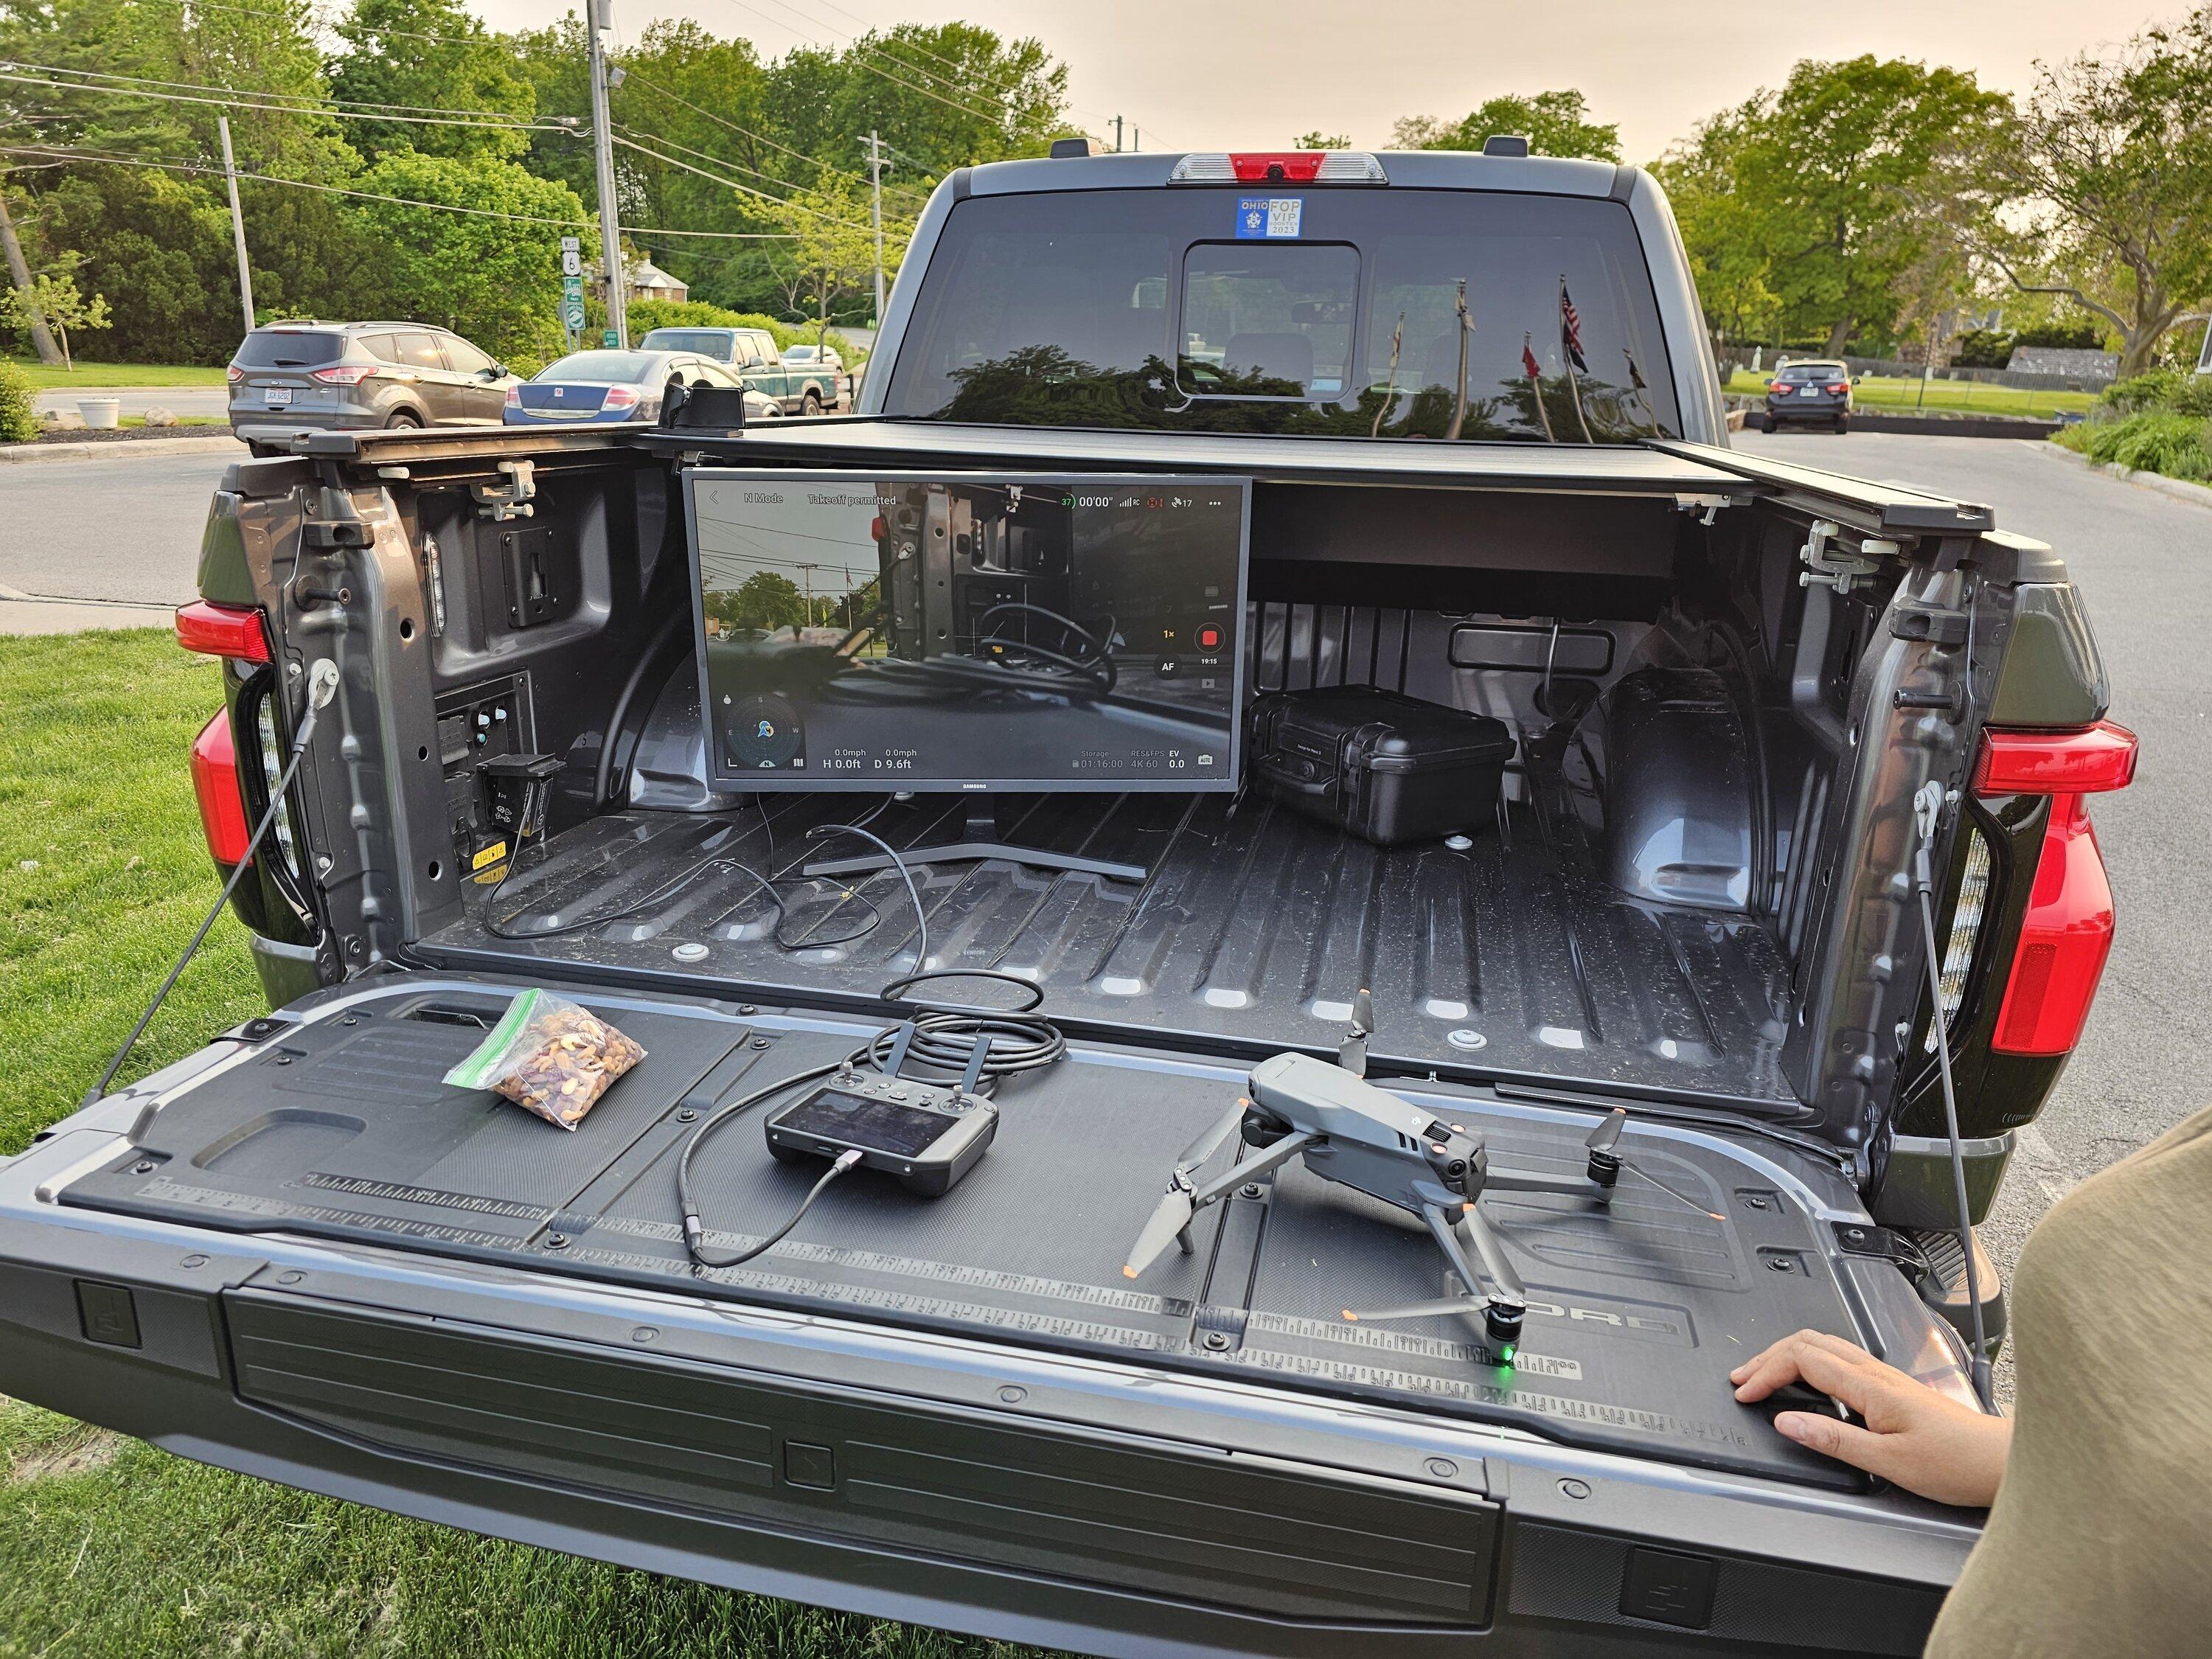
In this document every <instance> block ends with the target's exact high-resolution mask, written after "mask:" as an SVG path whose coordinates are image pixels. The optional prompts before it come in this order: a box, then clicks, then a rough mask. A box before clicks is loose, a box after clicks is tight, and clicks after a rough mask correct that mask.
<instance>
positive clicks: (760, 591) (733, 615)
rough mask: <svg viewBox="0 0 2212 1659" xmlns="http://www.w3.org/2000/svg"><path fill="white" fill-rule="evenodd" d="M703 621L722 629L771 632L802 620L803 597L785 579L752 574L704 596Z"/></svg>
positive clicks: (768, 572)
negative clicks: (705, 604) (720, 590)
mask: <svg viewBox="0 0 2212 1659" xmlns="http://www.w3.org/2000/svg"><path fill="white" fill-rule="evenodd" d="M707 617H708V620H709V621H711V622H716V623H720V624H721V625H722V626H723V627H724V628H725V629H748V628H757V629H762V630H763V631H764V632H774V631H775V629H779V628H793V627H797V626H799V625H800V624H802V623H805V620H806V596H805V594H804V593H802V592H799V584H798V583H797V582H794V581H793V580H791V578H790V577H788V576H779V575H778V574H775V572H774V571H772V570H756V571H755V572H753V574H751V575H750V576H748V577H746V578H745V579H744V581H742V582H740V583H739V584H738V586H735V587H733V588H731V589H728V590H727V591H726V592H719V593H709V594H708V596H707Z"/></svg>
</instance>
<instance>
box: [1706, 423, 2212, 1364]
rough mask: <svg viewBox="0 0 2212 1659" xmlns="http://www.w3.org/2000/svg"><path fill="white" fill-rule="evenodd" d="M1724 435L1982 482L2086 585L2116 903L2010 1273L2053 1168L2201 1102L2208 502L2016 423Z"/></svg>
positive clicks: (2031, 1176) (2034, 1140)
mask: <svg viewBox="0 0 2212 1659" xmlns="http://www.w3.org/2000/svg"><path fill="white" fill-rule="evenodd" d="M1740 442H1741V447H1743V448H1745V449H1747V450H1752V451H1755V452H1757V453H1759V454H1762V455H1772V456H1776V457H1778V458H1783V459H1789V460H1792V461H1798V462H1802V463H1803V464H1805V465H1809V466H1820V467H1826V468H1827V469H1829V470H1830V471H1838V472H1850V473H1855V474H1857V475H1859V476H1860V477H1873V478H1882V479H1888V480H1892V481H1893V482H1896V483H1911V484H1917V485H1919V486H1922V487H1923V488H1926V489H1936V490H1940V491H1942V492H1943V493H1945V494H1948V495H1956V496H1961V497H1964V498H1966V499H1967V500H1971V501H1985V502H1988V503H1989V504H1990V506H1992V507H1995V508H1996V519H1997V523H1998V524H1999V525H2001V526H2003V527H2004V528H2005V529H2008V530H2012V531H2016V532H2020V533H2021V534H2023V535H2028V536H2033V537H2035V538H2038V539H2039V540H2042V541H2046V542H2049V543H2050V544H2051V545H2052V546H2053V547H2055V548H2056V549H2057V550H2058V553H2059V555H2060V556H2062V557H2063V558H2064V559H2065V561H2066V562H2067V566H2068V568H2069V569H2070V570H2071V571H2072V573H2073V574H2074V578H2075V580H2076V581H2077V582H2078V583H2079V584H2080V585H2081V592H2082V595H2083V598H2084V599H2085V600H2086V602H2087V606H2088V611H2089V621H2090V624H2091V626H2092V627H2093V628H2094V629H2095V630H2096V635H2097V644H2098V647H2099V649H2100V651H2101V652H2102V653H2103V655H2104V659H2105V666H2106V672H2107V673H2108V674H2109V675H2110V676H2111V678H2112V718H2113V719H2114V720H2118V721H2119V722H2120V723H2121V724H2122V725H2124V726H2129V727H2130V728H2132V729H2133V730H2134V732H2136V735H2137V736H2138V737H2139V738H2142V759H2141V762H2140V764H2139V766H2138V769H2137V771H2136V782H2135V785H2134V787H2132V788H2130V789H2127V790H2124V791H2123V792H2121V793H2118V794H2113V795H2105V796H2100V798H2099V799H2097V801H2096V802H2095V804H2094V805H2093V808H2092V816H2093V818H2094V819H2095V822H2096V825H2097V839H2098V842H2099V843H2100V845H2101V846H2102V848H2104V854H2105V862H2106V866H2107V868H2108V869H2109V871H2110V873H2111V878H2112V896H2113V902H2114V904H2115V907H2116V908H2117V911H2118V919H2119V931H2118V937H2117V938H2116V939H2115V940H2114V943H2113V945H2112V961H2111V963H2110V965H2108V966H2107V967H2106V969H2105V978H2104V982H2103V986H2102V988H2101V989H2100V991H2099V993H2098V996H2097V1006H2096V1007H2095V1009H2094V1010H2093V1012H2091V1014H2090V1016H2089V1024H2088V1028H2087V1030H2086V1031H2085V1032H2084V1033H2083V1036H2082V1039H2081V1047H2080V1048H2078V1049H2076V1050H2075V1054H2074V1058H2073V1060H2071V1062H2069V1065H2068V1066H2067V1068H2066V1073H2065V1075H2064V1076H2063V1078H2062V1079H2060V1081H2059V1085H2058V1089H2057V1093H2056V1094H2055V1095H2054V1096H2053V1097H2052V1098H2051V1102H2050V1103H2049V1104H2048V1105H2047V1106H2045V1109H2044V1111H2043V1115H2042V1116H2041V1117H2039V1119H2038V1120H2037V1121H2035V1123H2033V1125H2031V1126H2030V1127H2028V1128H2027V1130H2025V1131H2023V1132H2022V1133H2021V1140H2020V1146H2019V1150H2018V1152H2016V1153H2015V1157H2014V1161H2013V1165H2012V1170H2011V1172H2010V1174H2009V1176H2008V1178H2007V1180H2006V1182H2005V1186H2004V1190H2003V1191H2002V1194H2000V1195H1999V1199H1998V1204H1997V1209H1996V1213H1995V1214H1994V1215H1992V1216H1991V1218H1990V1221H1989V1222H1988V1223H1987V1224H1985V1225H1984V1229H1983V1233H1982V1237H1983V1241H1984V1243H1985V1244H1986V1245H1987V1246H1988V1248H1989V1249H1990V1254H1991V1255H1994V1256H1996V1258H1997V1261H1998V1265H1999V1266H2000V1267H2002V1269H2003V1270H2004V1272H2005V1274H2006V1277H2007V1279H2008V1280H2009V1279H2010V1275H2011V1270H2012V1266H2013V1263H2014V1262H2015V1261H2016V1260H2017V1259H2018V1257H2019V1254H2020V1247H2021V1243H2022V1242H2023V1241H2024V1240H2025V1239H2026V1238H2027V1231H2028V1229H2029V1228H2030V1227H2032V1226H2033V1225H2034V1224H2035V1222H2036V1221H2037V1220H2038V1219H2039V1218H2040V1217H2041V1216H2042V1215H2043V1212H2045V1210H2048V1209H2049V1208H2050V1207H2051V1205H2052V1204H2054V1203H2055V1202H2057V1200H2058V1199H2059V1198H2060V1197H2062V1196H2063V1195H2064V1194H2065V1193H2066V1191H2067V1190H2068V1189H2069V1188H2071V1187H2072V1186H2074V1185H2075V1183H2076V1182H2079V1181H2081V1179H2082V1178H2083V1177H2084V1176H2089V1175H2093V1174H2094V1173H2095V1172H2096V1171H2097V1170H2101V1169H2103V1168H2104V1167H2105V1166H2106V1164H2111V1163H2112V1162H2114V1161H2115V1160H2116V1159H2118V1158H2123V1157H2124V1156H2125V1155H2126V1154H2128V1153H2129V1152H2133V1151H2134V1150H2135V1149H2136V1147H2138V1146H2142V1145H2144V1144H2145V1143H2146V1142H2148V1141H2150V1140H2153V1139H2156V1138H2157V1137H2158V1136H2159V1135H2160V1134H2162V1133H2165V1132H2166V1130H2167V1129H2169V1128H2171V1127H2173V1125H2175V1124H2176V1123H2178V1122H2179V1121H2181V1120H2182V1119H2183V1118H2185V1117H2186V1116H2188V1115H2190V1114H2191V1112H2193V1111H2195V1110H2196V1109H2197V1108H2198V1107H2200V1106H2203V1105H2204V1104H2206V1103H2208V1102H2212V1009H2208V1006H2207V1003H2206V999H2205V994H2204V987H2205V985H2206V982H2207V975H2208V972H2212V876H2208V874H2207V854H2208V851H2212V797H2208V795H2207V793H2206V792H2205V789H2204V786H2203V780H2204V779H2205V777H2207V776H2208V775H2212V772H2209V771H2208V769H2212V716H2208V713H2207V711H2208V709H2212V651H2208V648H2207V647H2208V642H2212V507H2197V506H2195V505H2193V504H2191V503H2190V502H2187V501H2176V500H2173V499H2172V498H2171V497H2168V496H2166V495H2159V494H2156V493H2154V492H2153V491H2151V490H2148V489H2140V488H2138V487H2137V486H2136V485H2133V484H2128V483H2121V482H2119V481H2118V480H2117V479H2113V478H2108V477H2103V476H2102V475H2100V474H2098V473H2093V472H2091V471H2087V469H2085V468H2081V467H2077V466H2075V465H2072V464H2071V463H2069V462H2068V461H2065V460H2063V459H2059V458H2057V457H2056V456H2051V455H2047V454H2041V453H2037V452H2038V450H2039V448H2040V446H2039V445H2037V444H2033V443H2029V442H2023V441H2007V440H2002V439H1996V440H1992V439H1973V438H1922V437H1907V436H1902V435H1895V434H1888V433H1871V432H1869V433H1853V434H1851V435H1850V436H1848V437H1844V438H1836V437H1831V436H1827V435H1814V434H1810V433H1805V434H1770V433H1746V434H1742V435H1740ZM2115 1291H2116V1293H2118V1294H2124V1293H2125V1292H2124V1289H2122V1288H2121V1287H2115ZM2003 1369H2004V1370H2009V1367H2008V1366H2007V1367H2005V1368H2003ZM2007 1380H2008V1379H2007V1378H2006V1377H2005V1376H2003V1375H2002V1373H2001V1375H2000V1377H1999V1382H2000V1383H2006V1382H2007Z"/></svg>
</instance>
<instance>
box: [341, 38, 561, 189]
mask: <svg viewBox="0 0 2212 1659" xmlns="http://www.w3.org/2000/svg"><path fill="white" fill-rule="evenodd" d="M337 35H338V38H339V39H340V40H343V41H344V42H345V44H346V50H345V51H344V52H342V53H341V54H339V55H338V56H337V58H333V59H332V60H331V64H330V82H331V94H332V95H333V96H335V97H337V98H339V99H343V100H350V101H352V102H354V103H355V104H356V105H358V106H372V105H373V106H383V107H385V108H388V109H391V110H393V111H394V112H416V111H438V110H444V111H451V112H453V113H452V114H451V115H450V116H447V118H445V119H446V121H447V123H448V124H447V125H432V124H430V123H428V122H420V121H390V122H385V121H356V122H353V123H350V124H349V125H351V126H352V128H353V129H354V138H353V142H354V143H355V144H356V146H358V147H359V149H361V151H362V154H363V155H366V156H368V157H369V158H370V159H371V160H372V161H374V159H375V158H377V157H379V156H381V155H387V154H389V153H390V152H392V150H395V149H402V148H405V149H416V150H420V151H422V153H423V154H424V155H454V156H470V155H489V156H496V157H498V158H500V159H501V160H505V161H513V160H515V159H517V158H519V157H520V156H521V155H522V154H523V153H524V152H525V151H526V150H527V149H529V147H530V137H531V135H530V134H529V133H528V132H527V131H524V129H525V128H526V127H528V126H529V125H531V124H532V122H533V121H534V120H535V119H536V118H537V114H538V99H537V94H536V90H535V88H533V87H532V84H531V82H530V80H529V78H528V77H527V76H525V75H524V74H523V73H522V71H521V70H520V66H519V65H518V64H517V63H516V61H515V54H514V50H513V46H511V45H509V44H508V43H507V41H505V40H501V39H500V38H499V37H498V36H496V35H495V34H493V33H490V32H489V31H488V30H487V29H486V28H485V27H484V26H483V24H482V23H481V22H479V21H477V19H476V18H475V17H474V16H472V15H470V13H469V12H468V11H467V10H466V9H464V8H463V6H462V5H461V3H460V0H355V4H354V8H353V9H352V10H351V11H350V12H349V13H348V14H347V15H346V16H345V18H344V19H343V21H341V22H340V23H338V25H337ZM561 113H567V114H575V113H578V112H576V111H564V112H561Z"/></svg>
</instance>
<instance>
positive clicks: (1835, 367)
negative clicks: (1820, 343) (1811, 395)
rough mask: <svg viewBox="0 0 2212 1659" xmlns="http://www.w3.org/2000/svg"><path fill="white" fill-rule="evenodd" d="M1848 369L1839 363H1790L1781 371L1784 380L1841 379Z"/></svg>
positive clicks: (1846, 375) (1847, 376) (1844, 377)
mask: <svg viewBox="0 0 2212 1659" xmlns="http://www.w3.org/2000/svg"><path fill="white" fill-rule="evenodd" d="M1849 378H1850V371H1849V370H1847V369H1845V368H1844V366H1843V365H1842V364H1841V363H1792V364H1790V367H1789V368H1785V369H1784V370H1783V371H1782V379H1784V380H1848V379H1849Z"/></svg>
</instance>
